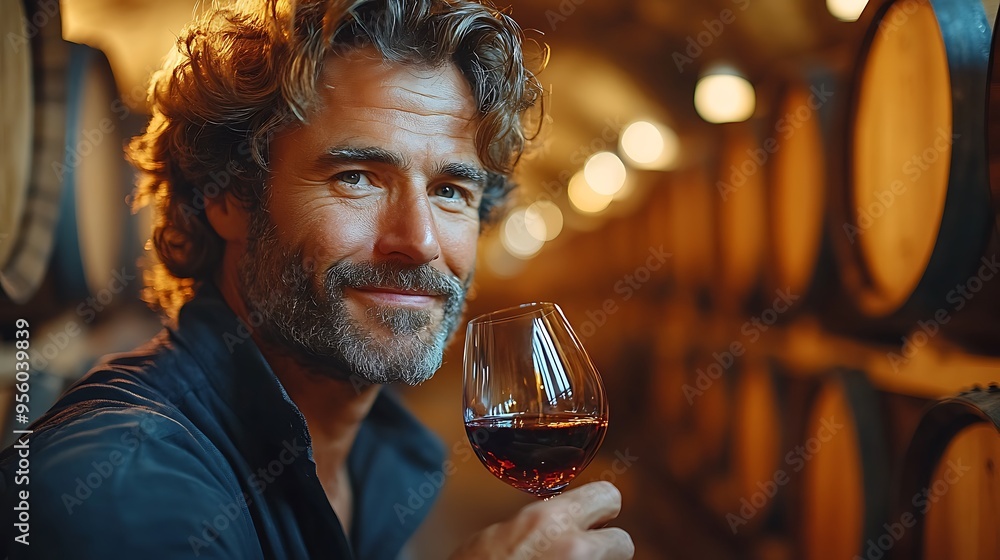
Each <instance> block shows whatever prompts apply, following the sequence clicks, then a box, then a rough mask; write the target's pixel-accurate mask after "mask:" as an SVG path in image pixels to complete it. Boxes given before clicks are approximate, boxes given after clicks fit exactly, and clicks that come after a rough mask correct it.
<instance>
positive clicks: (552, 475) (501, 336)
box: [463, 303, 608, 499]
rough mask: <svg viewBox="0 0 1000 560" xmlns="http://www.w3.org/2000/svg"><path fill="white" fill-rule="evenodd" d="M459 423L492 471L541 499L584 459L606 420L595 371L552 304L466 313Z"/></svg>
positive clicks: (566, 479) (571, 476) (555, 491)
mask: <svg viewBox="0 0 1000 560" xmlns="http://www.w3.org/2000/svg"><path fill="white" fill-rule="evenodd" d="M463 393H464V401H465V402H464V417H465V431H466V434H467V435H468V436H469V442H470V443H471V444H472V448H473V449H474V450H475V452H476V455H478V456H479V459H480V460H481V461H482V462H483V464H484V465H486V468H487V469H489V471H490V472H491V473H493V475H494V476H496V477H497V478H499V479H500V480H502V481H504V482H506V483H507V484H510V485H511V486H513V487H514V488H517V489H518V490H523V491H525V492H528V493H530V494H533V495H535V496H538V497H541V498H545V499H548V498H550V497H552V496H554V495H556V494H558V493H559V492H561V491H562V489H563V488H565V487H566V486H567V485H568V484H569V483H570V481H572V480H573V479H574V478H575V477H576V476H577V475H579V474H580V472H581V471H582V470H583V469H584V467H586V466H587V464H588V463H590V461H591V459H593V458H594V455H596V453H597V450H598V448H599V447H600V446H601V443H602V442H603V441H604V434H605V432H606V431H607V428H608V403H607V399H606V397H605V394H604V385H603V383H602V382H601V376H600V375H599V374H598V373H597V369H596V368H595V367H594V364H593V363H591V361H590V358H589V357H588V356H587V352H586V351H585V350H584V349H583V344H582V343H581V342H580V339H579V338H578V337H577V336H576V333H574V332H573V328H572V327H570V325H569V322H568V321H567V320H566V317H565V316H564V315H563V312H562V310H561V309H559V306H558V305H556V304H554V303H527V304H524V305H520V306H518V307H511V308H508V309H503V310H500V311H494V312H493V313H487V314H486V315H481V316H479V317H476V318H475V319H473V320H471V321H469V327H468V331H467V333H466V339H465V376H464V390H463Z"/></svg>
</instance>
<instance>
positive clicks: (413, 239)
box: [376, 192, 441, 265]
mask: <svg viewBox="0 0 1000 560" xmlns="http://www.w3.org/2000/svg"><path fill="white" fill-rule="evenodd" d="M381 220H382V224H381V228H380V235H379V239H378V242H377V243H376V249H377V251H378V252H379V253H381V254H382V256H384V257H387V258H390V259H398V260H400V261H403V262H405V263H407V264H413V265H421V264H425V263H429V262H431V261H433V260H435V259H437V258H438V257H440V256H441V245H440V243H439V240H438V230H437V222H436V220H435V218H434V212H433V209H432V208H431V203H430V200H428V198H427V195H426V194H424V193H423V192H420V193H419V194H418V193H414V194H413V195H408V196H405V197H398V198H396V199H395V200H393V201H392V202H391V203H390V205H389V206H388V207H386V208H385V210H384V211H383V212H382V217H381Z"/></svg>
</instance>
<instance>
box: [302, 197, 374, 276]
mask: <svg viewBox="0 0 1000 560" xmlns="http://www.w3.org/2000/svg"><path fill="white" fill-rule="evenodd" d="M343 210H344V211H337V212H334V211H328V212H322V213H320V214H318V215H316V216H314V217H313V219H309V220H303V221H302V223H301V224H300V225H299V226H298V229H299V231H298V232H297V235H296V237H297V238H298V239H300V240H301V243H300V246H301V247H302V250H303V261H304V262H305V263H306V265H307V270H310V271H312V272H316V273H319V274H322V273H323V272H324V271H325V270H326V269H327V268H329V267H330V266H332V265H334V264H336V263H338V262H340V261H342V260H344V259H351V260H355V261H359V260H367V259H368V257H369V256H370V254H371V250H372V247H373V246H374V240H375V229H376V228H375V222H374V219H373V218H372V217H371V216H370V215H369V214H370V212H367V211H365V210H363V209H357V208H352V209H343ZM310 264H311V265H312V269H310V268H309V265H310Z"/></svg>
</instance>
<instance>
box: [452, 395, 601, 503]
mask: <svg viewBox="0 0 1000 560" xmlns="http://www.w3.org/2000/svg"><path fill="white" fill-rule="evenodd" d="M607 428H608V421H607V420H606V419H603V418H594V417H592V416H580V415H576V414H547V415H543V416H536V415H510V416H487V417H485V418H477V419H475V420H470V421H468V422H466V424H465V432H466V434H467V435H468V436H469V442H471V443H472V448H473V449H474V450H475V452H476V455H478V456H479V459H480V460H481V461H482V462H483V464H484V465H486V468H487V469H489V470H490V472H492V473H493V474H494V475H495V476H496V477H497V478H499V479H500V480H503V481H504V482H506V483H507V484H510V485H511V486H513V487H515V488H517V489H519V490H523V491H525V492H529V493H531V494H534V495H536V496H542V497H544V496H550V495H552V494H556V493H558V492H559V491H560V490H562V489H563V488H565V487H566V485H568V484H569V483H570V481H571V480H573V478H575V477H576V476H577V475H578V474H580V471H582V470H583V469H584V467H586V466H587V464H588V463H590V460H591V459H593V458H594V455H595V454H596V453H597V449H598V448H599V447H600V445H601V441H602V440H604V433H605V431H607Z"/></svg>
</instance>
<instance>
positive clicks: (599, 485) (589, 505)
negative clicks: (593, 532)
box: [547, 481, 622, 529]
mask: <svg viewBox="0 0 1000 560" xmlns="http://www.w3.org/2000/svg"><path fill="white" fill-rule="evenodd" d="M547 503H549V504H552V505H556V504H558V506H559V507H560V508H561V509H562V510H563V511H565V512H568V513H569V514H570V515H571V516H572V518H573V521H574V524H575V525H576V526H577V527H579V528H580V529H590V528H591V527H595V526H597V525H601V524H603V523H607V522H608V521H610V520H612V519H614V518H615V517H618V513H619V512H621V509H622V495H621V492H619V491H618V489H617V488H615V485H614V484H611V483H610V482H604V481H601V482H591V483H590V484H584V485H583V486H581V487H579V488H574V489H573V490H570V491H569V492H566V493H564V494H562V495H560V496H556V497H555V498H553V499H551V500H549V502H547Z"/></svg>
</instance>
